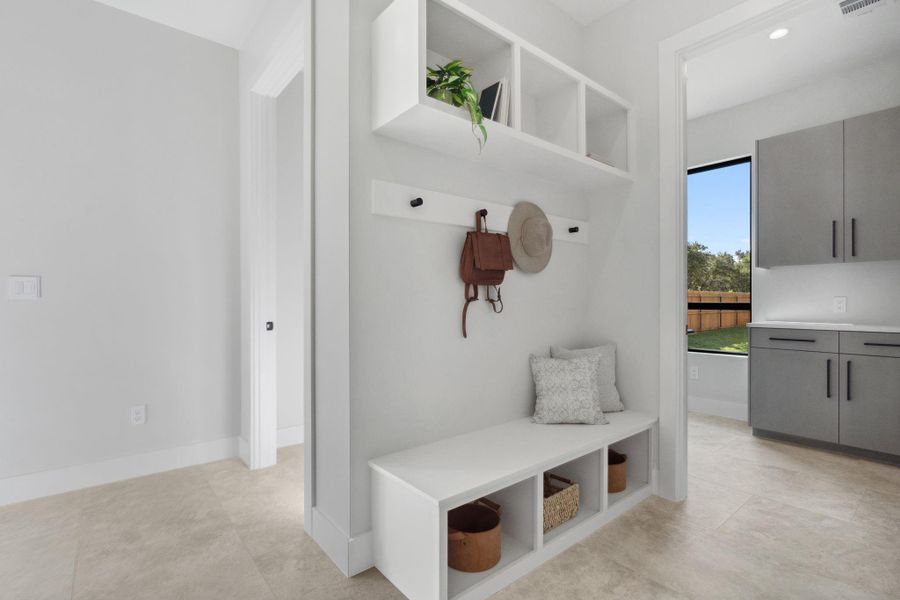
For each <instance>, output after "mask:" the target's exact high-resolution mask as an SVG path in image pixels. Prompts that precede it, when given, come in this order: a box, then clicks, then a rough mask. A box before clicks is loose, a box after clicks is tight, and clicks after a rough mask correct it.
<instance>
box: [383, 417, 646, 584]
mask: <svg viewBox="0 0 900 600" xmlns="http://www.w3.org/2000/svg"><path fill="white" fill-rule="evenodd" d="M607 417H608V419H609V421H610V423H609V424H608V425H537V424H535V423H532V422H531V419H520V420H517V421H512V422H510V423H505V424H503V425H498V426H496V427H489V428H487V429H482V430H479V431H475V432H472V433H468V434H465V435H461V436H457V437H454V438H450V439H447V440H442V441H439V442H435V443H433V444H428V445H425V446H419V447H418V448H411V449H409V450H404V451H402V452H397V453H395V454H390V455H388V456H383V457H380V458H377V459H373V460H371V461H369V466H370V469H371V475H372V529H373V548H374V554H375V566H376V567H377V568H378V570H379V571H381V572H382V573H383V574H384V575H385V576H386V577H387V578H388V579H389V580H390V581H391V582H392V583H393V584H394V585H395V586H396V587H397V588H398V589H399V590H400V591H401V592H403V593H404V594H405V595H406V596H407V597H408V598H411V599H412V600H457V599H459V600H463V599H465V600H473V599H478V598H487V597H488V596H490V595H491V594H493V593H495V592H496V591H498V590H500V589H502V588H503V587H505V586H506V585H508V584H509V583H511V582H512V581H514V580H516V579H518V578H519V577H521V576H522V575H525V574H526V573H528V572H529V571H531V570H533V569H534V568H536V567H537V566H538V565H540V564H541V563H542V562H544V561H546V560H548V559H550V558H552V557H553V556H556V555H557V554H559V553H560V552H562V551H563V550H565V549H566V548H567V547H569V546H571V545H572V544H574V543H576V542H578V541H579V540H581V539H583V538H584V537H586V536H587V535H590V534H591V533H592V532H594V531H596V530H597V529H598V528H600V527H601V526H603V525H604V524H605V523H607V522H608V521H610V520H611V519H613V518H615V517H616V516H618V515H620V514H622V512H624V511H626V510H628V509H629V508H630V507H632V506H634V505H635V504H637V503H638V502H640V501H641V500H643V499H644V498H646V497H648V496H649V495H650V494H651V493H652V489H653V474H654V472H655V464H656V463H655V442H654V440H655V431H656V421H657V419H656V417H655V416H653V415H648V414H645V413H639V412H634V411H625V412H622V413H613V414H609V415H607ZM644 442H646V443H644ZM612 445H615V446H616V447H622V448H624V449H626V450H627V452H628V453H629V462H632V461H633V462H632V464H633V465H634V466H635V469H636V470H635V479H634V483H633V484H630V485H629V489H628V490H627V494H626V493H625V492H623V494H622V495H621V497H618V496H617V498H615V499H614V500H613V501H608V500H607V497H606V496H607V493H606V487H607V486H606V473H607V471H606V461H605V457H606V455H607V450H608V448H609V447H610V446H612ZM545 471H550V472H552V473H556V474H559V475H562V476H565V477H568V478H570V479H573V480H575V481H578V483H579V486H580V487H581V496H580V510H579V512H578V514H577V515H576V517H575V518H574V519H572V520H570V521H569V522H567V523H564V524H563V525H560V526H559V527H557V528H555V529H553V530H551V531H549V532H547V534H544V531H543V506H544V505H543V476H544V472H545ZM643 473H646V478H645V479H644V481H640V479H641V477H642V475H641V474H643ZM482 496H487V497H488V498H490V499H492V500H494V501H495V502H497V503H498V504H500V505H501V507H502V515H501V530H502V532H503V537H502V548H501V559H500V563H499V564H498V565H496V566H495V567H493V568H492V569H490V570H488V571H484V572H482V573H462V572H459V571H455V570H453V569H451V568H450V567H449V566H448V565H447V513H448V511H449V510H451V509H453V508H455V507H457V506H460V505H462V504H465V503H467V502H471V501H473V500H475V499H477V498H480V497H482Z"/></svg>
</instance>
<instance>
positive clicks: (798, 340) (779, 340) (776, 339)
mask: <svg viewBox="0 0 900 600" xmlns="http://www.w3.org/2000/svg"><path fill="white" fill-rule="evenodd" d="M769 340H771V341H773V342H806V343H808V344H814V343H815V342H816V340H807V339H805V338H783V337H770V338H769Z"/></svg>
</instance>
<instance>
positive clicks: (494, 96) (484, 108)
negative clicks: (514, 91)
mask: <svg viewBox="0 0 900 600" xmlns="http://www.w3.org/2000/svg"><path fill="white" fill-rule="evenodd" d="M509 97H510V93H509V80H508V79H506V78H505V77H504V78H503V79H501V80H500V81H498V82H497V83H494V84H491V85H489V86H487V87H486V88H484V90H483V91H482V92H481V98H480V99H479V101H478V106H479V107H480V108H481V114H482V115H484V118H485V119H490V120H492V121H497V122H498V123H502V124H504V125H512V123H510V115H509Z"/></svg>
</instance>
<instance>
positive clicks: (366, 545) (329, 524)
mask: <svg viewBox="0 0 900 600" xmlns="http://www.w3.org/2000/svg"><path fill="white" fill-rule="evenodd" d="M313 539H314V540H315V541H316V543H317V544H319V546H321V548H322V550H324V551H325V554H327V555H328V558H330V559H331V560H332V561H333V562H334V564H335V565H337V567H338V569H340V570H341V573H343V574H344V575H346V576H347V577H353V576H354V575H358V574H360V573H362V572H363V571H366V570H368V569H371V568H372V567H374V566H375V555H374V552H373V548H372V532H371V531H367V532H366V533H363V534H361V535H358V536H356V537H352V538H351V537H349V536H348V535H347V534H346V533H344V532H343V531H342V530H341V528H340V527H338V526H337V525H335V524H334V522H333V521H332V520H331V519H329V518H328V516H327V515H325V513H323V512H322V511H320V510H319V509H318V507H314V508H313Z"/></svg>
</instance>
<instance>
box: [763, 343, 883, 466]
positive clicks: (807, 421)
mask: <svg viewBox="0 0 900 600" xmlns="http://www.w3.org/2000/svg"><path fill="white" fill-rule="evenodd" d="M750 425H751V426H752V427H753V428H754V429H758V430H763V431H771V432H775V433H782V434H787V435H792V436H796V437H801V438H807V439H810V440H818V441H822V442H829V443H833V444H840V445H842V446H847V447H852V448H859V449H862V450H869V451H873V452H879V453H883V454H891V455H895V456H900V334H898V333H873V332H847V331H842V332H840V333H838V332H835V331H822V330H820V331H813V330H802V329H769V328H753V329H752V330H751V335H750Z"/></svg>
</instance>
